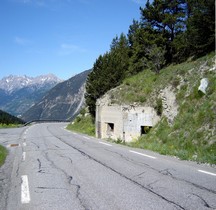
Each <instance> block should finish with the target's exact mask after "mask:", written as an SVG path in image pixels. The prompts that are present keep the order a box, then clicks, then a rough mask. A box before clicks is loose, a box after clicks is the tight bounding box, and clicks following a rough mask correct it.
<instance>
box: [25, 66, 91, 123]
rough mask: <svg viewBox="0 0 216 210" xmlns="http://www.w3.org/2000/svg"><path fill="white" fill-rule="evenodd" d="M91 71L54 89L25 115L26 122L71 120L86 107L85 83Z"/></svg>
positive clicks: (78, 75)
mask: <svg viewBox="0 0 216 210" xmlns="http://www.w3.org/2000/svg"><path fill="white" fill-rule="evenodd" d="M89 73H90V70H87V71H84V72H82V73H80V74H77V75H76V76H74V77H72V78H70V79H69V80H66V81H64V82H62V83H60V84H58V85H56V86H55V87H54V88H52V89H51V90H50V91H48V93H47V94H46V95H45V96H44V97H43V98H42V100H41V101H39V102H38V103H37V104H35V105H34V106H33V107H31V108H30V109H29V110H28V111H27V112H26V113H24V114H23V116H22V119H23V120H25V121H32V120H71V119H73V118H74V117H75V116H76V114H78V112H79V110H80V109H81V108H82V106H83V105H84V94H85V82H86V78H87V76H88V74H89Z"/></svg>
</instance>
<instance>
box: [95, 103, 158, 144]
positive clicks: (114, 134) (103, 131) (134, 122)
mask: <svg viewBox="0 0 216 210" xmlns="http://www.w3.org/2000/svg"><path fill="white" fill-rule="evenodd" d="M159 120H160V117H159V116H158V115H157V113H156V111H155V109H154V108H152V107H141V106H130V105H125V106H120V105H111V106H110V105H105V104H103V105H101V104H100V103H97V106H96V122H95V125H96V136H97V137H98V138H112V139H122V140H123V141H127V142H129V141H132V140H133V139H136V138H138V137H140V136H141V135H145V134H147V133H148V132H149V130H150V129H151V128H152V127H153V126H154V125H155V124H156V123H157V122H158V121H159Z"/></svg>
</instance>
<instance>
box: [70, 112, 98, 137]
mask: <svg viewBox="0 0 216 210" xmlns="http://www.w3.org/2000/svg"><path fill="white" fill-rule="evenodd" d="M67 129H68V130H71V131H75V132H78V133H83V134H87V135H89V136H95V125H94V123H93V120H92V117H91V116H90V115H87V116H85V114H84V115H78V116H77V117H76V118H75V120H74V121H73V122H72V123H70V124H69V125H68V126H67Z"/></svg>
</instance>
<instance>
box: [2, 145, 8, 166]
mask: <svg viewBox="0 0 216 210" xmlns="http://www.w3.org/2000/svg"><path fill="white" fill-rule="evenodd" d="M7 153H8V152H7V150H6V148H4V147H3V146H1V145H0V167H1V166H2V165H3V164H4V162H5V159H6V156H7Z"/></svg>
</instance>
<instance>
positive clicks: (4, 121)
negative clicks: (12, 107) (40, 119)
mask: <svg viewBox="0 0 216 210" xmlns="http://www.w3.org/2000/svg"><path fill="white" fill-rule="evenodd" d="M23 123H24V121H23V120H21V119H19V118H17V117H14V116H12V115H10V114H8V113H7V112H4V111H1V110H0V127H13V126H17V125H18V124H23Z"/></svg>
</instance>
